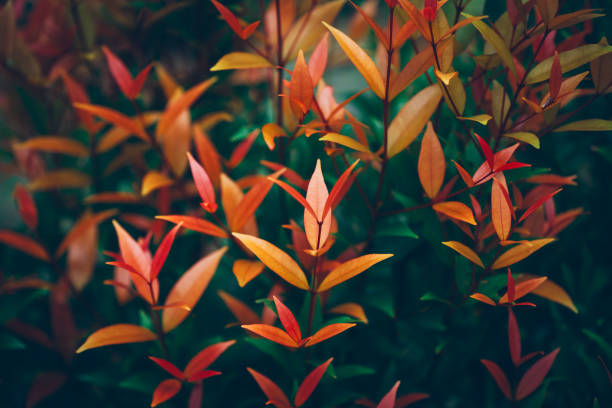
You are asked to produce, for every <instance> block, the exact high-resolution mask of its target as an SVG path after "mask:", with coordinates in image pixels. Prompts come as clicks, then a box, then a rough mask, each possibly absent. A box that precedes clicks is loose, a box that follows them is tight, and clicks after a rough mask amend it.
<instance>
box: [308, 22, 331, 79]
mask: <svg viewBox="0 0 612 408" xmlns="http://www.w3.org/2000/svg"><path fill="white" fill-rule="evenodd" d="M328 48H329V33H325V35H324V36H323V38H321V41H319V43H318V44H317V46H316V47H315V49H314V51H312V54H310V58H309V59H308V70H309V71H310V78H311V79H312V85H313V86H316V85H317V84H318V83H319V80H320V79H321V77H322V76H323V73H324V72H325V66H326V65H327V53H328Z"/></svg>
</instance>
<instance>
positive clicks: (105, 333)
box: [76, 324, 157, 353]
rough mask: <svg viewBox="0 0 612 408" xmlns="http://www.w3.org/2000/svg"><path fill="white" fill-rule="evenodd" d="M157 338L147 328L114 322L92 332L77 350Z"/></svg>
mask: <svg viewBox="0 0 612 408" xmlns="http://www.w3.org/2000/svg"><path fill="white" fill-rule="evenodd" d="M156 339H157V335H156V334H155V333H153V332H152V331H151V330H149V329H147V328H144V327H141V326H136V325H133V324H114V325H111V326H107V327H104V328H102V329H100V330H97V331H95V332H94V333H92V334H90V335H89V337H88V338H87V340H85V343H83V344H82V345H81V347H79V348H78V349H77V351H76V352H77V353H82V352H84V351H85V350H89V349H92V348H97V347H103V346H110V345H113V344H124V343H142V342H145V341H152V340H156Z"/></svg>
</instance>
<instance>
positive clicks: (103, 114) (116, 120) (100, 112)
mask: <svg viewBox="0 0 612 408" xmlns="http://www.w3.org/2000/svg"><path fill="white" fill-rule="evenodd" d="M74 107H75V108H77V109H79V110H81V111H85V112H88V113H91V114H93V115H95V116H98V117H99V118H101V119H103V120H105V121H107V122H110V123H112V124H113V125H115V126H119V127H120V128H123V129H125V130H126V131H128V132H129V133H132V134H135V135H136V136H138V137H139V138H141V139H142V140H149V136H148V135H147V132H145V130H144V129H143V128H142V125H141V124H140V122H139V121H137V120H135V119H132V118H129V117H127V116H125V115H124V114H122V113H119V112H117V111H116V110H114V109H110V108H106V107H104V106H98V105H90V104H87V103H75V104H74Z"/></svg>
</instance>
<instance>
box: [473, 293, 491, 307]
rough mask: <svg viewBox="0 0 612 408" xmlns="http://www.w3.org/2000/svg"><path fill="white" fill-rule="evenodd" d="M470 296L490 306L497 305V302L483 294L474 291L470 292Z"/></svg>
mask: <svg viewBox="0 0 612 408" xmlns="http://www.w3.org/2000/svg"><path fill="white" fill-rule="evenodd" d="M470 297H471V298H472V299H474V300H478V301H479V302H482V303H486V304H487V305H490V306H497V304H496V303H495V302H494V301H493V299H491V298H490V297H488V296H486V295H483V294H482V293H474V294H471V295H470Z"/></svg>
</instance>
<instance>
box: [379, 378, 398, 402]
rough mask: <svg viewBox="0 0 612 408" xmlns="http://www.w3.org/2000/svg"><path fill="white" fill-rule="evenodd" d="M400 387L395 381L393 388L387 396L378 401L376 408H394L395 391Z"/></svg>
mask: <svg viewBox="0 0 612 408" xmlns="http://www.w3.org/2000/svg"><path fill="white" fill-rule="evenodd" d="M399 386H400V382H399V381H396V382H395V384H394V385H393V387H391V389H390V390H389V392H388V393H387V394H385V396H384V397H383V399H381V400H380V402H379V403H378V405H376V408H394V407H395V400H396V398H397V389H398V388H399Z"/></svg>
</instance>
